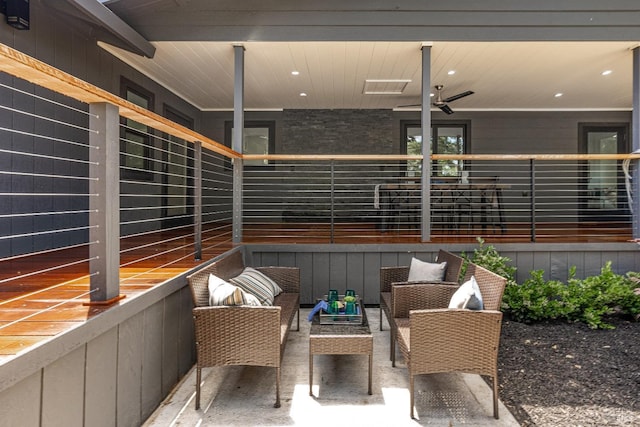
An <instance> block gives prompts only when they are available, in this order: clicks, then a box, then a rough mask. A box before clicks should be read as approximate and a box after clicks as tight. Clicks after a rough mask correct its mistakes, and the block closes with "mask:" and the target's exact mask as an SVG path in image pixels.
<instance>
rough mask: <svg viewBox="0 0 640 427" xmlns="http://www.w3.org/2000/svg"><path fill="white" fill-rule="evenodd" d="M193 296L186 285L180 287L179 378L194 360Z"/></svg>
mask: <svg viewBox="0 0 640 427" xmlns="http://www.w3.org/2000/svg"><path fill="white" fill-rule="evenodd" d="M192 308H193V298H192V297H191V291H190V290H189V288H188V287H184V288H182V289H180V318H179V324H180V330H179V336H178V342H177V347H178V372H179V375H180V378H182V376H183V375H184V374H186V373H187V372H188V371H189V369H191V367H192V366H193V364H194V363H195V361H196V350H195V333H194V326H193V316H192V314H191V310H192Z"/></svg>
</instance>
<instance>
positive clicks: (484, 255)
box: [461, 237, 517, 283]
mask: <svg viewBox="0 0 640 427" xmlns="http://www.w3.org/2000/svg"><path fill="white" fill-rule="evenodd" d="M476 240H477V241H478V244H479V247H478V248H477V249H474V250H473V255H471V256H469V255H467V254H466V253H464V252H463V253H462V254H461V256H462V258H463V259H465V260H466V261H471V262H473V263H474V264H477V265H479V266H482V267H484V268H486V269H487V270H489V271H492V272H494V273H496V274H499V275H500V276H502V277H505V278H506V279H507V281H509V282H514V283H515V278H516V271H517V269H516V267H514V266H512V265H509V263H510V262H511V260H510V259H509V258H507V257H504V256H502V255H500V254H499V253H498V251H497V250H496V248H494V247H493V246H492V245H485V244H484V240H483V239H482V238H481V237H478V238H477V239H476ZM466 268H467V265H466V263H465V265H464V266H463V269H462V275H464V272H465V270H466Z"/></svg>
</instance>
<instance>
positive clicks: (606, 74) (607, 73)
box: [602, 70, 613, 76]
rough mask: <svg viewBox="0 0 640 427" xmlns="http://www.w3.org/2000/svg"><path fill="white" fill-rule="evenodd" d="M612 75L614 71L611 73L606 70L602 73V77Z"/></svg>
mask: <svg viewBox="0 0 640 427" xmlns="http://www.w3.org/2000/svg"><path fill="white" fill-rule="evenodd" d="M611 73H613V71H611V70H604V71H603V72H602V75H603V76H608V75H609V74H611Z"/></svg>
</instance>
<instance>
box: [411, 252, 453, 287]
mask: <svg viewBox="0 0 640 427" xmlns="http://www.w3.org/2000/svg"><path fill="white" fill-rule="evenodd" d="M446 269H447V263H446V262H441V263H433V262H426V261H420V260H419V259H418V258H415V257H413V258H411V266H410V267H409V282H441V281H442V280H444V273H445V270H446Z"/></svg>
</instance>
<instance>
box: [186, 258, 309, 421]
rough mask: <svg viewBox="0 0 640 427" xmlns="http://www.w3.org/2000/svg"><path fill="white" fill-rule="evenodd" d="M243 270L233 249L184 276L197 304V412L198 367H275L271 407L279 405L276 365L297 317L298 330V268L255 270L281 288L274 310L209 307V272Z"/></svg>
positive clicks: (223, 275)
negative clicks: (273, 395)
mask: <svg viewBox="0 0 640 427" xmlns="http://www.w3.org/2000/svg"><path fill="white" fill-rule="evenodd" d="M243 269H244V262H243V259H242V252H240V251H234V252H230V253H228V254H225V255H224V256H223V257H222V258H221V259H219V260H217V261H215V262H213V263H211V264H209V265H208V266H206V267H204V268H202V269H200V270H198V271H197V272H196V273H194V274H192V275H190V276H189V277H187V280H188V281H189V286H190V289H191V293H192V296H193V301H194V305H195V308H194V309H193V319H194V326H195V336H196V356H197V364H196V409H199V408H200V382H201V370H202V368H203V367H210V366H229V365H252V366H267V367H274V368H275V369H276V403H275V405H274V406H275V407H276V408H278V407H280V364H281V362H282V356H283V354H284V349H285V345H286V342H287V337H288V334H289V329H290V327H291V324H292V322H293V318H294V317H295V316H296V314H297V318H298V323H297V330H300V270H299V269H298V268H295V267H256V270H259V271H261V272H262V273H264V274H266V275H267V276H269V277H270V278H271V279H273V280H274V281H275V282H276V283H277V284H278V285H279V286H280V288H282V290H283V292H282V293H281V294H280V295H278V296H276V297H275V301H274V304H273V306H260V307H255V306H209V289H208V280H209V274H210V273H213V274H215V275H216V276H218V277H220V278H222V279H225V280H229V279H230V278H232V277H235V276H237V275H238V274H240V273H241V272H242V270H243Z"/></svg>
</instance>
